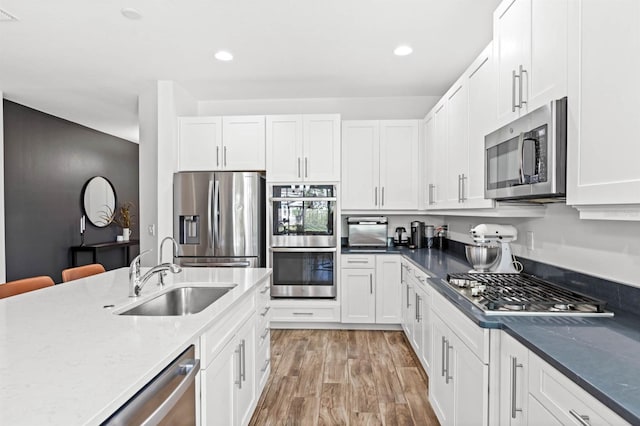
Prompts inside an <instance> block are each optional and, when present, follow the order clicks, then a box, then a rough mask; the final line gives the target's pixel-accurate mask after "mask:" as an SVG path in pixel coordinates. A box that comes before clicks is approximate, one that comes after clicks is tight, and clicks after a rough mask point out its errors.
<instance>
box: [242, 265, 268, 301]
mask: <svg viewBox="0 0 640 426" xmlns="http://www.w3.org/2000/svg"><path fill="white" fill-rule="evenodd" d="M247 266H248V265H247ZM269 288H270V287H269V286H266V287H265V288H263V289H262V290H260V294H265V293H266V292H268V291H269Z"/></svg>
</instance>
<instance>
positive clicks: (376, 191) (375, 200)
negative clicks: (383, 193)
mask: <svg viewBox="0 0 640 426" xmlns="http://www.w3.org/2000/svg"><path fill="white" fill-rule="evenodd" d="M373 200H374V201H373V205H374V206H377V205H378V187H377V186H376V187H375V188H373Z"/></svg>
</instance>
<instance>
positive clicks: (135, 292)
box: [129, 249, 182, 297]
mask: <svg viewBox="0 0 640 426" xmlns="http://www.w3.org/2000/svg"><path fill="white" fill-rule="evenodd" d="M150 251H151V250H150V249H149V250H145V251H143V252H142V253H140V254H139V255H137V256H136V257H135V258H134V259H133V260H132V261H131V264H130V265H129V297H138V296H140V292H141V291H142V287H144V285H145V284H146V283H147V281H149V279H150V278H151V277H152V276H153V275H154V274H158V273H162V272H166V271H171V273H172V274H178V273H180V272H181V271H182V268H181V267H180V266H178V265H175V264H173V263H161V264H159V265H156V266H154V267H153V268H151V269H149V270H148V271H147V272H146V273H145V274H144V275H142V276H140V258H141V257H142V256H143V255H145V254H147V253H149V252H150Z"/></svg>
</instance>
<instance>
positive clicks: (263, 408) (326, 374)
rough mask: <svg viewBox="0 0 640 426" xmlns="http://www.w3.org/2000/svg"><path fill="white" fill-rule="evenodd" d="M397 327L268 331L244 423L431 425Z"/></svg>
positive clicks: (418, 372)
mask: <svg viewBox="0 0 640 426" xmlns="http://www.w3.org/2000/svg"><path fill="white" fill-rule="evenodd" d="M427 389H428V380H427V376H426V375H425V373H424V370H423V369H422V367H421V366H420V365H419V362H418V360H417V359H415V358H414V354H413V351H412V350H411V348H410V347H409V344H408V342H407V341H406V340H405V337H404V335H403V333H402V332H400V331H352V330H273V331H272V332H271V376H270V377H269V381H268V382H267V385H266V387H265V391H264V392H263V393H262V396H261V398H260V401H258V407H257V408H256V411H255V413H254V415H253V418H252V419H251V422H250V425H252V426H262V425H301V426H307V425H421V426H422V425H425V426H427V425H438V420H437V418H436V416H435V414H434V412H433V410H432V408H431V405H430V404H429V401H428V398H427Z"/></svg>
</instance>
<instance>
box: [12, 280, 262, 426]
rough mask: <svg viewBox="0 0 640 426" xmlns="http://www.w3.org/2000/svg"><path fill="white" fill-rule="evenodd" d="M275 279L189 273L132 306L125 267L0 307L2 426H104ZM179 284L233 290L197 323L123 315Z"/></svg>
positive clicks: (150, 289) (147, 291) (150, 290)
mask: <svg viewBox="0 0 640 426" xmlns="http://www.w3.org/2000/svg"><path fill="white" fill-rule="evenodd" d="M145 271H146V269H145V268H143V271H142V272H143V273H144V272H145ZM270 274H271V270H270V269H241V268H184V269H183V271H182V272H181V273H179V274H176V275H171V274H169V276H168V277H167V278H168V279H167V284H166V286H165V288H164V289H162V288H160V287H159V286H157V285H156V284H155V281H156V279H155V278H153V279H152V280H151V281H150V282H149V283H148V284H147V285H146V286H145V288H144V289H143V291H142V294H141V296H140V297H138V298H136V299H131V298H129V297H128V296H127V295H128V285H129V278H128V269H127V268H121V269H117V270H115V271H109V272H106V273H104V274H100V275H94V276H91V277H88V278H84V279H81V280H77V281H71V282H68V283H65V284H60V285H56V286H53V287H50V288H47V289H43V290H39V291H35V292H31V293H25V294H22V295H19V296H15V297H12V298H7V299H3V300H0V424H2V425H45V424H46V425H81V424H100V423H101V422H102V421H104V420H105V419H106V418H108V417H109V415H110V414H112V413H113V412H114V411H115V410H117V409H118V408H119V407H120V406H121V405H122V404H124V403H125V402H126V401H127V400H128V399H129V398H131V397H132V396H133V395H134V394H135V393H136V392H137V391H138V390H139V389H140V388H142V387H143V386H144V385H145V384H146V383H147V382H149V381H150V380H151V379H152V378H153V377H154V376H155V375H156V374H158V373H159V372H160V371H161V370H162V369H163V368H164V367H165V366H166V365H167V364H169V363H170V362H171V361H172V360H173V359H174V358H175V357H176V356H178V355H179V354H180V353H181V352H182V351H184V349H185V348H187V347H188V346H189V345H191V344H195V345H196V348H198V341H199V336H200V335H201V334H203V332H205V331H206V330H209V329H211V328H214V327H215V326H216V321H217V320H218V319H219V318H220V317H221V316H222V315H224V314H225V313H227V312H229V311H230V310H232V309H233V308H234V306H235V305H236V304H237V303H239V302H240V301H241V300H243V299H244V298H245V296H247V295H248V294H249V293H252V292H253V290H255V289H256V287H257V286H258V285H260V284H263V283H265V281H267V280H268V279H269V276H270ZM180 284H190V285H206V286H229V284H233V285H235V287H234V288H233V289H232V290H231V291H229V292H228V293H227V294H225V295H224V296H223V297H221V298H220V299H219V300H217V301H216V302H214V303H213V304H211V305H210V306H209V307H207V308H206V309H204V310H203V311H202V312H199V313H197V314H194V315H187V316H173V317H158V316H156V317H151V316H127V315H117V313H118V312H121V311H123V310H125V309H126V308H127V307H128V306H132V305H136V304H138V303H140V302H142V301H145V300H148V299H151V298H153V297H154V295H157V294H158V293H160V292H162V291H165V290H166V288H167V287H172V286H176V285H180ZM196 355H198V351H197V352H196Z"/></svg>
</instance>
